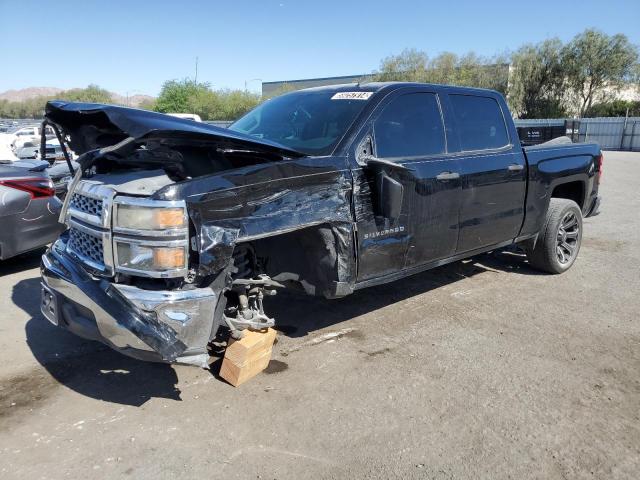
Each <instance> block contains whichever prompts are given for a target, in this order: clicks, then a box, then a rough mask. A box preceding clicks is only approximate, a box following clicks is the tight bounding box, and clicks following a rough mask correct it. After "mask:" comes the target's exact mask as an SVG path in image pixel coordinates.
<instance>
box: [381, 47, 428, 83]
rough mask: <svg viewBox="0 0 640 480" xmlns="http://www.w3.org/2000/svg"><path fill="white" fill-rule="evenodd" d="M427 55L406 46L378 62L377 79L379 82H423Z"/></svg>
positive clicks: (425, 73) (425, 76)
mask: <svg viewBox="0 0 640 480" xmlns="http://www.w3.org/2000/svg"><path fill="white" fill-rule="evenodd" d="M428 65H429V57H428V56H427V54H426V53H425V52H423V51H420V50H416V49H415V48H406V49H404V50H403V51H402V52H400V53H399V54H398V55H390V56H388V57H386V58H384V59H383V60H382V62H380V71H379V72H378V74H377V80H379V81H381V82H391V81H403V82H425V81H426V79H427V68H428Z"/></svg>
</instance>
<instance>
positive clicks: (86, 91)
mask: <svg viewBox="0 0 640 480" xmlns="http://www.w3.org/2000/svg"><path fill="white" fill-rule="evenodd" d="M55 98H56V99H58V100H66V101H68V102H88V103H113V98H112V97H111V93H109V92H108V91H107V90H105V89H104V88H100V87H99V86H98V85H94V84H90V85H89V86H88V87H87V88H73V89H71V90H66V91H64V92H62V93H60V94H58V95H56V96H55Z"/></svg>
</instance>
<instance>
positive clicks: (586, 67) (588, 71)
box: [562, 29, 638, 116]
mask: <svg viewBox="0 0 640 480" xmlns="http://www.w3.org/2000/svg"><path fill="white" fill-rule="evenodd" d="M562 59H563V63H564V66H565V67H566V73H567V83H568V86H569V89H570V91H571V93H572V94H573V95H574V96H575V97H576V98H577V100H578V104H579V108H578V113H579V115H580V116H583V115H584V113H585V112H586V111H587V110H588V109H589V108H590V107H591V105H592V103H593V101H594V99H595V98H596V97H600V98H601V97H606V96H607V94H613V93H615V91H617V90H619V89H620V87H621V86H622V85H623V84H624V83H625V82H628V81H630V80H632V78H633V75H634V72H635V69H636V68H637V63H638V49H637V47H636V46H634V45H633V44H631V42H629V39H628V38H627V37H626V36H625V35H623V34H617V35H613V36H609V35H607V34H606V33H603V32H600V31H598V30H595V29H587V30H585V31H584V32H582V33H580V34H578V35H576V36H575V37H574V38H573V40H571V42H569V43H568V44H567V45H566V46H565V47H564V49H563V52H562Z"/></svg>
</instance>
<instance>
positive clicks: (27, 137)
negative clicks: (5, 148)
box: [7, 125, 56, 153]
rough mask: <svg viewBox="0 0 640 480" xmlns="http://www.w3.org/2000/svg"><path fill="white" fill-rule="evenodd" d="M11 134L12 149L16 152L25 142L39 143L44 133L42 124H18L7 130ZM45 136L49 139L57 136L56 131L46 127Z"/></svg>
mask: <svg viewBox="0 0 640 480" xmlns="http://www.w3.org/2000/svg"><path fill="white" fill-rule="evenodd" d="M7 133H8V134H9V135H11V137H10V140H9V143H10V145H11V149H12V150H13V152H14V153H16V152H17V151H18V150H19V149H20V148H22V147H23V146H24V144H25V143H27V142H30V143H36V144H37V143H39V142H40V135H41V134H42V126H41V125H22V126H17V127H15V128H14V129H13V130H10V131H9V132H7ZM45 136H46V138H47V140H49V139H53V138H55V136H56V135H55V132H54V131H53V128H51V127H49V126H48V127H45Z"/></svg>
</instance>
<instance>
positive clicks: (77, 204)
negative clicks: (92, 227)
mask: <svg viewBox="0 0 640 480" xmlns="http://www.w3.org/2000/svg"><path fill="white" fill-rule="evenodd" d="M70 206H71V207H72V208H75V209H76V210H79V211H81V212H83V213H87V214H89V215H95V216H97V217H100V216H101V215H102V200H98V199H95V198H91V197H86V196H84V195H80V194H78V193H74V194H73V197H71V203H70Z"/></svg>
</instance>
